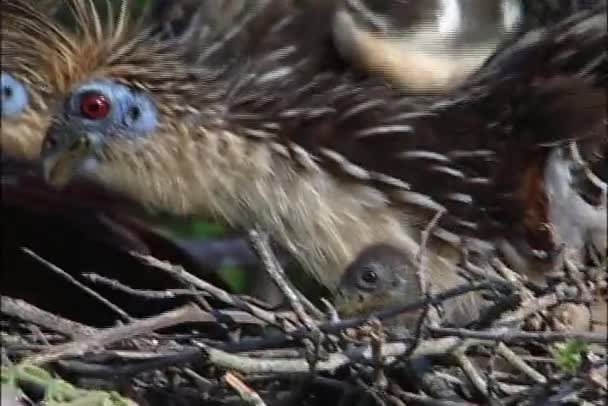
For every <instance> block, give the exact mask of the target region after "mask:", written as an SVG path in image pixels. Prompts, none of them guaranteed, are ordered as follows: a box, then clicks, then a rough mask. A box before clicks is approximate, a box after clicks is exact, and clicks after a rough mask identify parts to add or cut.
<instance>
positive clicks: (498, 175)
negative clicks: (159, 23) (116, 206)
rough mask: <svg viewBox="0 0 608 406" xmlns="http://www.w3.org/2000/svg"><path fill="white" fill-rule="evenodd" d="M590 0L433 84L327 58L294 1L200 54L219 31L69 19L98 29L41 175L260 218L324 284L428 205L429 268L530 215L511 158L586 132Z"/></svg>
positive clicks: (416, 236) (238, 218) (595, 62)
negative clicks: (240, 40) (230, 53)
mask: <svg viewBox="0 0 608 406" xmlns="http://www.w3.org/2000/svg"><path fill="white" fill-rule="evenodd" d="M603 13H605V8H604V9H602V10H599V11H597V10H596V11H595V12H594V13H587V14H582V15H578V16H576V18H573V19H571V20H569V21H566V22H564V23H563V24H560V25H556V26H555V27H551V28H550V29H544V30H539V31H536V32H532V33H530V34H529V35H526V36H524V37H522V39H520V40H519V41H517V42H516V43H514V44H513V45H512V46H510V47H509V48H507V49H504V50H501V51H500V52H498V53H497V54H496V55H495V56H493V57H492V58H490V60H489V61H488V62H487V63H486V64H485V66H484V69H482V70H481V71H480V72H479V73H477V74H476V75H474V76H473V77H471V78H470V79H469V80H467V81H466V82H465V83H464V84H463V85H462V86H461V87H460V88H458V89H457V91H454V92H453V93H452V94H450V95H448V96H445V97H439V98H436V99H429V98H412V97H410V96H404V95H403V94H402V93H401V92H398V91H396V90H395V89H394V88H392V87H391V86H387V85H386V84H385V83H383V82H382V83H378V81H376V80H373V79H369V80H361V79H357V77H356V75H354V74H353V73H352V72H348V71H347V70H339V69H337V68H334V67H333V66H332V65H330V64H328V63H327V62H326V58H324V55H328V57H329V58H330V59H331V57H332V53H331V52H327V53H325V54H324V53H323V52H322V51H321V50H322V49H325V48H323V46H322V45H319V44H323V43H324V42H323V38H325V32H326V31H327V29H328V28H327V27H326V25H325V21H324V20H323V19H318V18H317V19H315V18H312V17H311V15H310V13H308V14H307V13H306V11H304V12H302V13H298V12H294V13H292V14H291V15H289V16H288V17H286V18H283V19H279V20H278V21H274V23H273V24H270V25H268V24H267V28H266V30H267V31H265V32H266V36H260V37H255V42H256V45H257V47H256V48H257V49H258V50H260V52H258V53H256V54H252V55H253V57H248V58H244V59H239V58H236V59H230V60H227V61H226V63H225V64H223V66H219V67H217V66H212V67H211V68H210V67H209V66H208V65H206V64H205V57H206V56H207V55H208V52H209V51H208V50H209V49H210V48H211V49H217V48H218V47H219V48H221V47H222V46H223V43H222V42H217V41H216V42H213V43H208V42H205V41H179V40H177V39H168V40H163V41H158V40H157V39H156V38H153V37H151V36H149V35H146V33H145V32H143V33H142V32H131V31H130V30H129V29H128V27H124V26H121V27H120V28H121V29H120V30H113V31H111V32H108V33H104V34H103V35H101V36H100V35H99V34H97V33H96V32H95V31H93V30H91V28H87V27H97V26H100V24H99V21H97V20H96V19H95V18H93V20H92V21H89V20H85V21H84V22H82V23H81V26H82V27H83V32H84V35H83V38H84V42H85V43H88V42H94V43H96V44H99V43H103V44H107V46H105V47H103V46H102V47H100V46H97V47H96V48H95V53H91V52H90V50H89V51H88V53H86V54H84V55H82V53H83V51H82V50H83V49H86V47H82V46H72V47H71V49H73V50H72V51H71V52H76V53H78V55H80V56H79V57H78V58H83V59H84V60H87V61H90V64H87V66H82V67H80V70H79V72H78V74H77V75H73V76H72V77H70V78H66V79H69V80H66V82H65V86H63V89H62V91H64V92H65V95H66V99H65V103H64V104H63V106H64V107H63V109H61V110H60V111H59V112H58V114H57V115H55V116H54V119H53V124H52V125H51V127H50V128H49V131H48V133H47V138H46V143H45V146H44V148H43V153H42V158H43V162H44V167H45V174H46V177H47V179H48V180H49V182H51V183H53V184H56V185H57V186H61V185H64V184H67V183H69V182H70V181H72V179H74V178H77V177H85V178H87V179H89V180H93V181H95V182H98V183H100V184H102V185H104V186H105V187H107V188H110V189H112V190H116V191H120V192H123V193H126V194H128V195H129V196H131V197H133V198H134V199H137V200H138V201H139V202H141V203H142V204H144V205H147V206H153V207H157V208H161V209H164V210H167V211H170V212H172V213H175V214H178V215H209V214H210V215H215V216H217V217H218V218H220V219H223V220H225V221H227V222H228V223H230V224H232V225H235V226H240V227H245V228H246V227H251V226H252V225H253V224H259V225H261V226H262V227H263V228H265V229H266V230H268V231H269V232H270V233H271V235H273V237H274V238H275V239H276V240H277V241H278V242H279V243H280V244H282V245H283V246H284V247H285V248H287V249H288V250H289V251H291V252H292V253H293V254H294V255H295V256H296V257H297V258H298V259H299V260H300V261H301V263H302V264H303V265H304V267H305V268H306V269H307V270H308V271H309V272H310V273H311V274H312V275H314V276H315V277H316V278H318V279H319V280H320V281H321V282H322V283H323V284H325V285H327V286H328V287H330V288H335V287H336V285H337V283H338V281H339V279H340V276H341V272H342V271H343V270H344V269H345V268H346V266H347V265H348V264H349V263H350V262H351V261H352V259H353V258H354V257H355V256H356V255H357V254H358V253H359V252H361V250H362V249H363V248H364V247H366V246H369V245H371V244H373V243H378V242H385V243H389V244H392V245H395V246H397V247H399V248H400V249H403V250H404V252H406V253H407V254H408V255H409V256H410V257H411V258H414V257H415V256H416V254H417V252H418V251H419V241H420V237H421V233H422V231H423V230H424V229H425V228H426V226H427V224H428V223H429V221H431V219H432V218H433V217H435V216H436V215H437V213H438V212H439V213H443V215H442V216H440V220H439V221H438V226H437V227H436V228H434V230H433V233H432V234H433V235H432V238H431V241H430V242H429V245H428V247H429V259H428V264H429V265H428V266H429V269H431V270H432V271H431V272H436V273H437V274H438V275H441V274H443V273H445V272H450V269H451V267H452V266H453V262H454V261H456V260H457V258H458V259H459V257H460V255H459V254H460V247H462V246H463V245H466V246H467V247H469V248H471V249H474V250H479V251H484V252H485V251H487V250H491V249H492V243H493V241H495V240H496V239H498V238H507V237H509V236H510V235H511V234H517V235H521V234H525V232H527V231H528V227H530V226H529V224H528V223H532V225H533V226H536V223H533V222H527V219H528V217H529V207H530V204H528V201H527V200H528V199H529V198H530V196H533V197H536V195H535V194H534V193H528V189H527V183H526V179H527V178H525V177H524V178H523V179H522V178H521V177H520V176H514V174H519V173H520V172H519V171H525V170H528V168H529V167H530V166H533V167H535V166H534V165H537V164H538V162H539V159H538V158H536V156H537V154H538V155H541V156H544V155H543V154H546V153H547V151H548V150H550V148H552V147H553V146H554V145H560V144H561V143H564V142H569V141H570V140H572V139H578V138H597V137H599V133H600V130H603V128H602V127H603V124H604V113H605V111H604V109H605V94H604V93H605V92H604V87H603V85H605V79H606V78H605V74H604V72H605V68H606V60H605V59H606V58H605V53H604V45H603V44H604V42H605V40H606V22H605V19H604V18H603ZM87 15H89V16H90V15H92V12H91V11H86V12H83V13H82V16H85V17H86V16H87ZM93 15H96V14H93ZM314 23H319V27H318V29H311V24H314ZM303 27H307V32H310V33H311V34H310V35H307V36H304V37H303V36H302V32H303V31H302V30H303ZM314 28H317V27H314ZM324 30H325V31H324ZM108 49H110V50H111V52H108ZM143 60H146V61H147V64H146V69H145V70H143V69H141V61H143ZM334 60H335V55H334ZM539 67H542V69H541V68H539ZM602 134H603V133H602ZM535 219H536V218H534V220H535ZM505 235H506V236H507V237H505ZM453 247H456V248H453Z"/></svg>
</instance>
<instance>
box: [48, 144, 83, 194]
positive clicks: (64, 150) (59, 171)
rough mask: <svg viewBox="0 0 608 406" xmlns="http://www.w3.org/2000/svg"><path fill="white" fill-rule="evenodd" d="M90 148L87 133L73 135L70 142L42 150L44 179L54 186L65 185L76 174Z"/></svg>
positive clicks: (61, 186) (60, 186)
mask: <svg viewBox="0 0 608 406" xmlns="http://www.w3.org/2000/svg"><path fill="white" fill-rule="evenodd" d="M91 149H92V142H91V137H90V136H88V134H82V135H78V136H76V137H73V138H72V140H71V142H70V143H68V144H65V145H62V146H59V147H58V148H52V149H49V150H47V151H45V152H43V156H42V168H43V171H44V178H45V180H46V181H47V182H48V183H49V184H50V185H52V186H54V187H56V188H63V187H65V186H66V185H67V184H68V183H70V181H71V180H72V179H73V178H74V177H75V176H76V175H77V174H78V172H79V171H80V169H81V168H82V167H83V164H84V162H85V160H86V159H87V158H88V157H89V156H90V154H91Z"/></svg>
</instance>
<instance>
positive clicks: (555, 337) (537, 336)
mask: <svg viewBox="0 0 608 406" xmlns="http://www.w3.org/2000/svg"><path fill="white" fill-rule="evenodd" d="M431 331H432V332H433V333H434V334H436V335H438V336H440V337H460V338H475V339H478V340H493V341H503V342H505V343H516V342H530V341H539V342H541V343H545V344H547V343H553V342H557V341H566V340H571V339H580V340H583V341H587V342H588V343H594V344H604V345H608V344H607V343H606V335H605V334H603V333H589V332H577V331H571V332H561V331H560V332H557V331H546V332H538V333H533V332H529V331H515V330H506V329H500V330H495V331H475V330H467V329H459V328H447V327H431Z"/></svg>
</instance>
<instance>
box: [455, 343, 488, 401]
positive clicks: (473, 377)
mask: <svg viewBox="0 0 608 406" xmlns="http://www.w3.org/2000/svg"><path fill="white" fill-rule="evenodd" d="M468 344H469V343H468V342H467V341H466V340H465V341H464V343H463V344H462V345H461V346H460V347H459V348H458V349H456V350H455V351H454V352H453V353H452V355H453V356H454V357H455V358H456V360H457V361H458V363H459V364H460V367H461V368H462V370H463V371H464V373H465V375H466V376H467V377H468V378H469V380H470V381H471V383H473V386H475V388H477V390H478V391H479V392H480V393H482V394H483V395H484V396H485V397H488V396H489V393H488V385H487V383H486V381H485V380H484V379H483V378H482V376H481V374H480V373H479V371H477V368H476V367H475V365H473V363H472V362H471V360H470V359H469V357H467V356H466V354H465V351H466V349H467V347H468Z"/></svg>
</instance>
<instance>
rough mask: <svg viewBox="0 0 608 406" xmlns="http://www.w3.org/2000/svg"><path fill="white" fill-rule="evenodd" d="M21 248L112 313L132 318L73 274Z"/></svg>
mask: <svg viewBox="0 0 608 406" xmlns="http://www.w3.org/2000/svg"><path fill="white" fill-rule="evenodd" d="M22 249H23V252H25V253H26V254H27V255H29V256H30V257H32V258H34V259H35V260H36V261H38V262H40V263H41V264H43V265H44V266H46V267H47V268H49V269H50V270H51V271H53V272H55V273H56V274H58V275H59V276H61V277H62V278H63V279H65V280H67V281H68V282H70V283H71V284H73V285H74V286H76V287H78V288H79V289H81V290H82V291H84V292H85V293H87V294H89V295H90V296H92V297H93V298H95V299H96V300H98V301H99V302H101V303H102V304H104V305H105V306H106V307H108V308H109V309H110V310H112V311H113V312H114V313H116V314H117V315H118V316H120V318H121V319H122V320H123V321H126V322H130V321H132V320H133V318H132V317H131V316H129V314H128V313H127V312H125V311H124V310H122V309H121V308H120V307H118V306H116V305H115V304H114V303H112V302H110V301H109V300H108V299H106V298H105V297H103V296H102V295H100V294H99V293H97V292H95V291H94V290H93V289H91V288H89V287H87V286H85V285H83V284H82V283H80V282H78V281H77V280H76V279H75V278H74V277H73V276H71V275H70V274H68V273H67V272H65V271H64V270H63V269H61V268H59V267H58V266H56V265H54V264H52V263H50V262H49V261H47V260H46V259H44V258H42V257H40V256H39V255H37V254H36V253H34V252H33V251H31V250H29V249H27V248H22Z"/></svg>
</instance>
